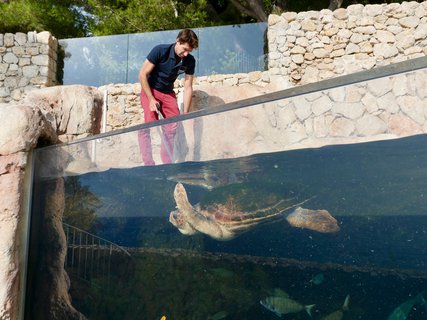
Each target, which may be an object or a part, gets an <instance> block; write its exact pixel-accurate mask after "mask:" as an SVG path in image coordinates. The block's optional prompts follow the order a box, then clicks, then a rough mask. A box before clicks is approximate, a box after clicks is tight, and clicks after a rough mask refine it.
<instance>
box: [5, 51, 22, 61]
mask: <svg viewBox="0 0 427 320" xmlns="http://www.w3.org/2000/svg"><path fill="white" fill-rule="evenodd" d="M3 61H4V62H5V63H18V61H19V59H18V57H17V56H16V55H15V54H14V53H12V52H8V53H6V54H5V55H4V56H3Z"/></svg>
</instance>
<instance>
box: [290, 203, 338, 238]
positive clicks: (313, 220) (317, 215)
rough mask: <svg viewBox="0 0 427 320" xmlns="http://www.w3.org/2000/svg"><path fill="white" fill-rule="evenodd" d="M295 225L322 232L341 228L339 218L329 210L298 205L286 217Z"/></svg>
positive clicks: (336, 230) (332, 231) (330, 231)
mask: <svg viewBox="0 0 427 320" xmlns="http://www.w3.org/2000/svg"><path fill="white" fill-rule="evenodd" d="M286 220H287V221H288V222H289V224H290V225H291V226H293V227H297V228H305V229H310V230H314V231H318V232H322V233H334V232H338V231H339V230H340V227H339V226H338V223H337V220H336V219H335V218H334V217H332V215H331V214H330V213H329V212H328V211H327V210H309V209H304V208H301V207H298V208H296V209H295V211H294V212H292V213H291V214H289V215H288V216H287V217H286Z"/></svg>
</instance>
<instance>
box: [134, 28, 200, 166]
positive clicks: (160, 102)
mask: <svg viewBox="0 0 427 320" xmlns="http://www.w3.org/2000/svg"><path fill="white" fill-rule="evenodd" d="M198 46H199V41H198V38H197V35H196V34H195V33H194V31H192V30H190V29H184V30H181V31H180V32H179V34H178V37H177V38H176V41H175V43H173V44H161V45H158V46H156V47H154V48H153V49H152V50H151V52H150V53H149V54H148V56H147V59H146V60H145V61H144V63H143V65H142V67H141V70H140V72H139V81H140V83H141V105H142V108H143V110H144V120H145V122H146V123H148V122H152V121H156V120H158V119H159V113H160V114H161V115H162V117H164V118H169V117H173V116H177V115H179V114H180V112H179V108H178V103H177V99H176V94H175V92H174V90H173V87H174V82H175V80H176V79H177V77H178V76H179V75H180V74H182V73H184V74H185V78H184V113H187V112H188V111H189V109H190V105H191V99H192V95H193V76H194V70H195V67H196V61H195V59H194V57H193V56H192V55H191V54H190V53H191V52H192V51H193V50H194V49H197V47H198ZM176 127H177V126H176V124H167V125H164V126H163V133H164V134H162V136H163V137H162V144H161V149H160V156H161V159H162V161H163V163H171V162H172V161H173V159H172V158H173V139H174V136H175V132H176ZM138 139H139V147H140V150H141V156H142V160H143V162H144V164H145V165H154V164H155V163H154V161H153V157H152V153H151V137H150V134H149V130H140V131H139V132H138Z"/></svg>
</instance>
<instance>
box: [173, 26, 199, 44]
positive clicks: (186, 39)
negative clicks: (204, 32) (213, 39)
mask: <svg viewBox="0 0 427 320" xmlns="http://www.w3.org/2000/svg"><path fill="white" fill-rule="evenodd" d="M177 39H178V41H179V42H180V43H188V45H189V46H190V47H191V48H193V49H197V48H198V47H199V39H198V38H197V35H196V33H195V32H194V31H193V30H190V29H183V30H181V31H180V32H179V33H178V37H177Z"/></svg>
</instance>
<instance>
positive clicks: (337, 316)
mask: <svg viewBox="0 0 427 320" xmlns="http://www.w3.org/2000/svg"><path fill="white" fill-rule="evenodd" d="M349 304H350V295H349V294H348V295H347V296H346V297H345V299H344V303H343V305H342V307H341V309H338V310H336V311H334V312H332V313H330V314H328V315H327V316H325V317H323V318H321V320H341V319H342V318H343V316H344V312H345V311H347V310H348V308H349Z"/></svg>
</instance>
